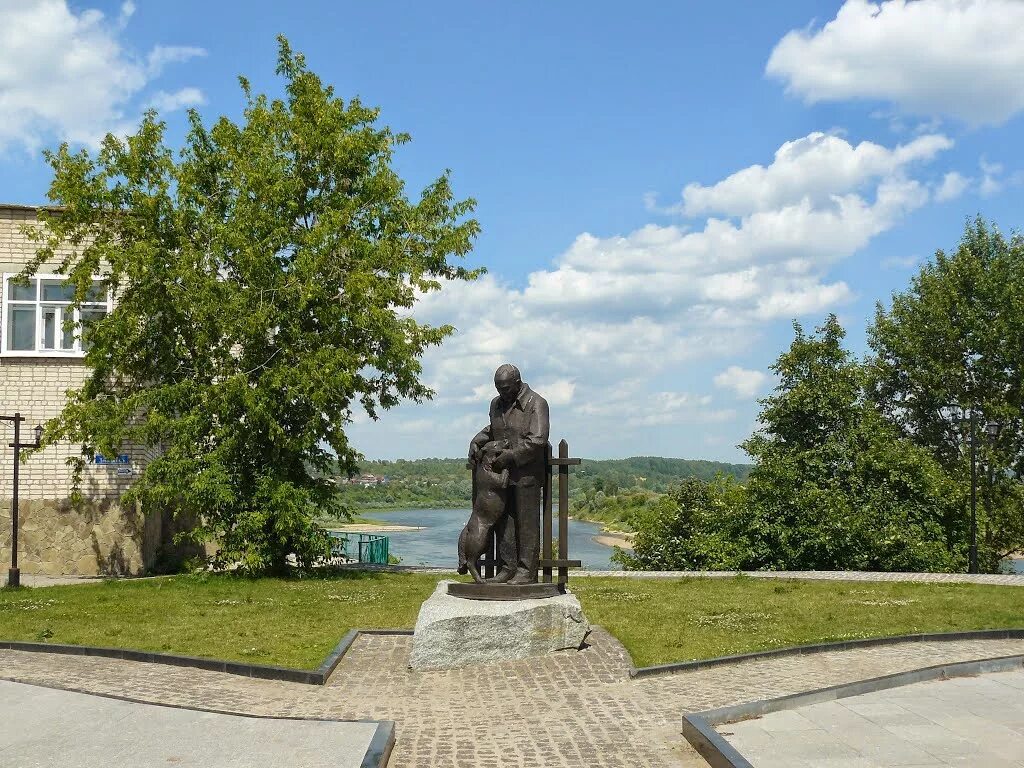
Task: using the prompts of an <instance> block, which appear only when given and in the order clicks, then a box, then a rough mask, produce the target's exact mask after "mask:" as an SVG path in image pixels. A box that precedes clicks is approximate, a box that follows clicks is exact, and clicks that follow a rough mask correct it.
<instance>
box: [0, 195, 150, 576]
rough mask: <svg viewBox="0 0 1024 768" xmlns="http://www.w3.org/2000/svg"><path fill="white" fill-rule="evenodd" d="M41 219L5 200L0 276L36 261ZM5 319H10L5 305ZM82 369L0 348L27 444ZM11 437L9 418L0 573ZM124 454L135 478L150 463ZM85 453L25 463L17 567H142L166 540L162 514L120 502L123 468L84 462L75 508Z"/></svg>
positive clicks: (3, 374) (6, 544)
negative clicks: (75, 461) (29, 229)
mask: <svg viewBox="0 0 1024 768" xmlns="http://www.w3.org/2000/svg"><path fill="white" fill-rule="evenodd" d="M35 221H36V214H35V210H34V209H33V208H29V207H27V206H12V205H0V273H17V272H19V271H21V269H22V268H23V267H24V266H25V264H26V263H27V262H28V261H29V259H31V258H32V256H33V255H34V253H35V247H34V244H33V243H32V242H31V241H29V240H28V239H27V238H26V237H25V235H24V234H23V232H22V226H24V225H28V226H32V225H33V223H34V222H35ZM41 271H43V270H41ZM50 271H54V272H55V271H56V269H55V268H51V270H50ZM5 307H6V305H5ZM0 320H2V322H4V323H6V322H7V315H6V309H5V312H4V316H3V317H2V318H0ZM86 375H87V368H86V367H85V365H84V363H83V362H82V360H81V358H80V357H79V358H75V357H69V356H66V355H64V356H54V357H39V356H18V355H15V354H10V353H6V352H4V353H0V415H7V416H9V415H12V414H14V413H15V412H20V413H21V415H22V416H24V417H25V419H26V420H25V422H24V424H23V425H22V437H21V441H22V442H23V443H27V442H31V441H32V439H33V434H32V429H33V428H34V427H35V425H36V424H45V423H46V421H47V420H48V419H51V418H53V417H54V416H56V415H58V414H59V413H60V411H61V408H62V407H63V405H64V402H65V397H66V392H67V391H68V390H73V389H77V388H78V387H79V386H80V385H81V383H82V382H83V380H84V379H85V377H86ZM13 434H14V433H13V425H12V424H11V423H9V422H0V572H3V570H5V569H6V567H7V565H8V564H9V563H10V559H11V551H10V546H11V517H10V515H11V502H12V492H13V477H12V474H13V473H12V467H13V451H12V450H11V449H10V448H9V447H7V446H8V444H9V443H10V442H11V440H12V438H13ZM122 453H124V454H128V455H129V456H130V457H131V464H129V465H128V466H129V467H131V471H132V473H133V475H134V474H135V473H137V472H138V471H139V470H140V469H141V467H142V466H143V464H144V462H145V460H146V455H145V452H144V451H143V450H142V449H140V448H136V449H133V448H128V449H123V450H122ZM80 455H81V446H80V445H71V444H57V445H53V446H50V447H49V448H47V449H46V450H44V451H41V452H38V453H35V454H33V455H32V456H31V457H30V458H29V459H28V461H26V462H25V463H23V464H22V465H21V468H20V473H21V480H20V483H19V517H18V522H19V536H18V539H19V541H18V559H19V563H18V564H19V567H20V568H21V570H22V572H24V573H46V574H81V575H96V574H138V573H143V572H145V571H146V570H148V569H149V568H150V567H151V566H152V565H153V563H154V560H155V559H156V557H157V556H158V554H159V550H160V548H161V547H162V546H165V545H166V542H165V541H164V540H163V539H164V537H163V535H162V534H163V533H164V532H165V530H164V529H165V526H164V525H162V522H163V521H162V519H161V518H162V517H166V515H164V516H162V515H161V514H159V513H158V512H152V513H149V514H147V513H146V512H145V511H144V510H142V509H139V508H123V507H122V505H121V504H120V503H119V501H118V499H119V497H120V496H121V494H122V493H123V492H124V491H125V490H126V489H127V487H128V486H129V484H130V483H131V481H132V476H126V475H125V474H124V473H125V471H126V468H125V467H124V466H123V465H120V466H122V469H121V474H119V473H118V466H119V465H97V464H90V465H88V466H87V467H86V470H85V473H84V476H83V484H82V489H81V490H82V494H83V496H84V497H85V501H84V503H82V504H80V505H79V506H78V507H77V508H76V507H75V506H73V505H72V504H71V502H70V500H69V496H70V493H71V483H70V473H71V470H70V468H69V467H68V466H67V465H66V463H65V462H66V459H67V458H69V457H73V456H80Z"/></svg>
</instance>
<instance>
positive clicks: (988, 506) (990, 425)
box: [985, 421, 1003, 525]
mask: <svg viewBox="0 0 1024 768" xmlns="http://www.w3.org/2000/svg"><path fill="white" fill-rule="evenodd" d="M1002 429H1003V425H1002V422H999V421H989V422H986V424H985V436H986V437H987V438H988V445H989V448H990V449H991V448H992V447H993V446H994V445H995V444H996V440H998V439H999V433H1000V431H1002ZM987 474H988V488H987V489H986V493H985V518H986V519H987V520H989V521H991V520H992V489H993V487H994V486H995V461H993V456H992V452H991V450H990V451H989V457H988V473H987ZM989 525H991V522H989Z"/></svg>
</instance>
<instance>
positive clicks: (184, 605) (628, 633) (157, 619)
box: [0, 572, 1024, 669]
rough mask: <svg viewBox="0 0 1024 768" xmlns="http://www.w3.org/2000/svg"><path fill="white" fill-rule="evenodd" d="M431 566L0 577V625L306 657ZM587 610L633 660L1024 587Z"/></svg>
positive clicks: (815, 631)
mask: <svg viewBox="0 0 1024 768" xmlns="http://www.w3.org/2000/svg"><path fill="white" fill-rule="evenodd" d="M436 583H437V577H436V576H435V575H433V574H411V573H367V572H343V573H340V574H337V575H333V576H331V577H323V578H321V577H311V578H301V579H290V580H281V579H248V578H244V577H236V576H231V575H201V576H171V577H165V578H158V579H143V580H124V581H105V582H101V583H98V584H90V585H76V586H62V587H44V588H36V589H20V590H11V589H0V639H3V640H33V641H47V642H54V643H71V644H81V645H101V646H115V647H124V648H136V649H141V650H150V651H162V652H166V653H181V654H187V655H192V656H207V657H211V658H219V659H234V660H240V661H250V662H254V663H260V664H277V665H282V666H289V667H300V668H307V669H311V668H314V667H316V666H317V665H318V664H319V663H320V662H321V661H322V660H323V658H324V657H325V656H326V655H327V654H328V653H329V652H330V650H331V649H332V648H333V647H334V646H335V644H337V642H338V640H339V639H340V638H341V637H342V635H344V634H345V632H347V631H348V630H349V629H353V628H373V627H376V628H412V626H413V624H414V623H415V621H416V614H417V612H418V611H419V607H420V604H421V603H422V602H423V601H424V600H425V599H426V598H427V597H428V596H429V595H430V593H431V592H433V590H434V586H435V584H436ZM571 587H572V589H573V590H574V591H575V592H576V593H577V594H578V595H579V597H580V601H581V602H582V603H583V608H584V611H585V612H586V614H587V618H589V619H590V621H591V622H592V623H594V624H600V625H601V626H603V627H605V628H606V629H608V630H609V631H610V632H612V634H614V635H615V636H616V637H618V638H619V640H621V641H622V643H623V645H625V646H626V648H627V649H628V650H629V652H630V653H631V654H632V656H633V661H634V663H635V664H636V665H637V666H647V665H651V664H662V663H666V662H671V661H683V660H688V659H695V658H709V657H712V656H722V655H725V654H730V653H741V652H744V651H754V650H762V649H766V648H775V647H780V646H786V645H800V644H805V643H815V642H826V641H830V640H846V639H851V638H864V637H875V636H880V635H902V634H910V633H917V632H944V631H953V630H963V629H986V628H1006V627H1024V590H1022V589H1018V588H1015V587H993V586H980V585H973V584H894V583H874V584H872V583H866V582H824V581H776V580H774V579H773V580H766V579H752V578H749V577H742V576H741V577H737V578H732V579H675V580H662V579H643V580H638V579H625V578H611V577H609V578H578V579H576V580H574V581H573V582H572V583H571Z"/></svg>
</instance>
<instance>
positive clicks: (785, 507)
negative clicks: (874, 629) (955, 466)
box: [743, 316, 963, 571]
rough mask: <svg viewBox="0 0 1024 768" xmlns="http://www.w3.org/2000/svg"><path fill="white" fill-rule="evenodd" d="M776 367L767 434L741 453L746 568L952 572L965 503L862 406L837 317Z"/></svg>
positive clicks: (858, 368) (799, 332) (922, 456)
mask: <svg viewBox="0 0 1024 768" xmlns="http://www.w3.org/2000/svg"><path fill="white" fill-rule="evenodd" d="M794 327H795V331H796V338H795V339H794V340H793V343H792V345H791V346H790V348H789V349H788V350H787V351H786V352H784V353H783V354H782V355H781V356H780V357H779V359H778V361H777V362H776V363H775V365H774V366H773V367H772V370H774V371H775V373H776V374H777V375H778V377H779V384H778V386H777V387H776V390H775V393H774V394H773V395H772V396H770V397H768V398H766V399H765V400H764V401H762V402H763V406H764V407H763V409H762V411H761V417H760V420H761V424H762V431H761V433H759V434H755V435H754V436H752V437H751V438H750V439H749V440H748V441H747V442H746V443H744V446H743V447H744V448H745V449H746V451H747V452H748V453H749V454H750V455H751V456H752V457H753V458H754V459H755V462H756V464H755V467H754V470H753V472H752V473H751V476H750V481H749V485H748V499H747V500H748V504H749V506H750V509H751V516H752V519H751V544H752V553H753V563H755V564H757V566H758V567H766V568H777V569H826V570H832V569H853V570H896V571H906V570H924V571H930V570H950V569H953V568H955V567H958V565H959V562H960V558H961V557H962V554H963V553H962V551H961V549H962V547H961V545H962V543H963V536H962V534H963V525H962V523H963V515H962V508H958V506H957V503H958V502H959V501H960V500H961V499H962V494H960V493H958V492H957V489H956V487H955V486H954V485H953V484H952V483H950V482H949V479H948V478H947V477H946V475H945V473H944V472H943V471H942V468H941V467H940V466H939V465H938V464H937V463H936V462H935V461H934V460H933V459H932V458H931V456H930V455H929V454H928V452H927V451H925V450H923V449H922V448H920V447H918V446H916V445H914V444H913V443H911V442H910V441H909V440H906V439H905V438H903V437H901V436H900V435H899V434H898V433H897V432H896V430H894V429H893V428H892V427H891V426H890V425H889V424H888V423H887V422H886V421H885V420H884V419H883V418H882V417H881V414H880V413H879V412H878V411H877V409H876V408H875V406H874V404H873V403H872V402H871V401H870V400H869V399H868V398H867V397H866V391H865V383H866V380H865V376H864V368H863V366H862V365H861V364H860V363H859V362H857V361H856V360H854V359H853V357H852V356H851V355H850V353H849V352H848V351H847V350H846V349H844V348H843V346H842V340H843V338H844V336H845V333H844V331H843V329H842V328H841V327H840V325H839V323H838V321H837V320H836V318H835V316H830V317H829V318H828V319H827V320H826V322H825V324H824V325H822V326H821V327H820V328H818V329H817V333H818V335H817V336H815V335H806V334H805V333H804V332H803V329H802V328H801V327H800V325H799V324H794Z"/></svg>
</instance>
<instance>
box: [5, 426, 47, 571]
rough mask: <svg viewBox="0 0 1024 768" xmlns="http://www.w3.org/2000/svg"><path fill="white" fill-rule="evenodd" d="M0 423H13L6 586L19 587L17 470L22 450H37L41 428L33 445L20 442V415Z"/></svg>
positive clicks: (10, 444)
mask: <svg viewBox="0 0 1024 768" xmlns="http://www.w3.org/2000/svg"><path fill="white" fill-rule="evenodd" d="M0 421H12V422H14V442H13V443H9V444H8V445H9V447H11V448H13V449H14V492H13V495H12V498H11V568H10V570H8V571H7V586H9V587H20V586H21V572H20V571H19V570H18V477H19V473H18V470H19V468H20V465H21V449H22V448H38V447H39V443H40V441H41V440H42V438H43V428H42V427H41V426H38V425H37V426H36V428H35V430H34V432H35V436H36V441H35V442H34V443H23V442H21V423H22V422H23V421H25V417H24V416H22V415H21V414H20V413H15V414H14V415H13V416H0Z"/></svg>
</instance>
